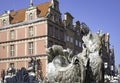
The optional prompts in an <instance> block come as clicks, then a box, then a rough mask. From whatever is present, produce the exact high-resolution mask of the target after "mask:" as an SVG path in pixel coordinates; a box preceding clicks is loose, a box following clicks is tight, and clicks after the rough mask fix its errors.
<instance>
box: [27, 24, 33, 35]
mask: <svg viewBox="0 0 120 83" xmlns="http://www.w3.org/2000/svg"><path fill="white" fill-rule="evenodd" d="M28 34H29V37H33V36H34V28H33V26H30V27H29V30H28Z"/></svg>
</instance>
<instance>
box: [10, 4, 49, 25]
mask: <svg viewBox="0 0 120 83" xmlns="http://www.w3.org/2000/svg"><path fill="white" fill-rule="evenodd" d="M50 4H51V2H45V3H42V4H38V5H36V8H37V11H40V13H37V14H38V16H40V17H44V16H45V15H46V13H47V11H48V8H49V6H50ZM25 12H26V9H25V8H24V9H20V10H16V11H11V12H10V17H11V18H10V19H11V20H10V22H11V24H14V23H17V22H22V21H24V20H25Z"/></svg>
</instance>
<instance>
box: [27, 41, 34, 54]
mask: <svg viewBox="0 0 120 83" xmlns="http://www.w3.org/2000/svg"><path fill="white" fill-rule="evenodd" d="M28 52H29V54H33V42H29V46H28Z"/></svg>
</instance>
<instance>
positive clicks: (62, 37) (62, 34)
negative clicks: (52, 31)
mask: <svg viewBox="0 0 120 83" xmlns="http://www.w3.org/2000/svg"><path fill="white" fill-rule="evenodd" d="M59 37H60V39H61V40H64V32H63V30H60V34H59Z"/></svg>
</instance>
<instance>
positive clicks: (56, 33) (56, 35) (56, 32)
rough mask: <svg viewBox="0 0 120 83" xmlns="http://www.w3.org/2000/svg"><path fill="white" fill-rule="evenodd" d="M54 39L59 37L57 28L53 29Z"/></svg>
mask: <svg viewBox="0 0 120 83" xmlns="http://www.w3.org/2000/svg"><path fill="white" fill-rule="evenodd" d="M55 37H56V38H58V37H59V31H58V29H57V28H55Z"/></svg>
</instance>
